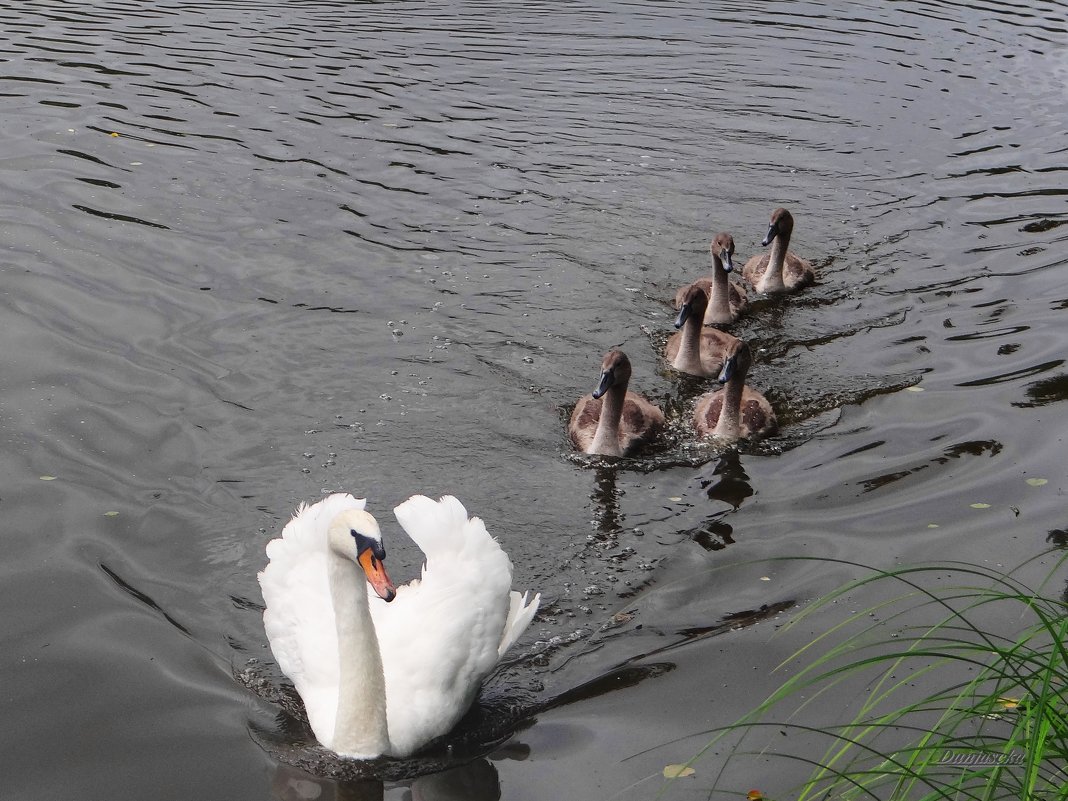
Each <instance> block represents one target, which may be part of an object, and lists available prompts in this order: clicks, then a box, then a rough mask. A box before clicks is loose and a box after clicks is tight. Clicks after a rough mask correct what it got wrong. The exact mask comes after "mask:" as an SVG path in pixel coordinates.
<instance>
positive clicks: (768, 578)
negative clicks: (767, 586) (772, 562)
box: [760, 576, 771, 581]
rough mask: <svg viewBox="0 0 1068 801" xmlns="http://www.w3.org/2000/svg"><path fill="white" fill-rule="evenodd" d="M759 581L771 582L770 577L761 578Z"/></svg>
mask: <svg viewBox="0 0 1068 801" xmlns="http://www.w3.org/2000/svg"><path fill="white" fill-rule="evenodd" d="M760 580H761V581H771V576H761V577H760Z"/></svg>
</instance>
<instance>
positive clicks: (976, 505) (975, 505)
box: [969, 503, 990, 509]
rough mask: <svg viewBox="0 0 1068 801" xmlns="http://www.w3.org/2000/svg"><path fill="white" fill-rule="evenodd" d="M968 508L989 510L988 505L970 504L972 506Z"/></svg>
mask: <svg viewBox="0 0 1068 801" xmlns="http://www.w3.org/2000/svg"><path fill="white" fill-rule="evenodd" d="M969 506H971V507H972V508H973V509H989V508H990V504H989V503H972V504H969Z"/></svg>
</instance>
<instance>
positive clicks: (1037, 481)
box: [1027, 478, 1049, 487]
mask: <svg viewBox="0 0 1068 801" xmlns="http://www.w3.org/2000/svg"><path fill="white" fill-rule="evenodd" d="M1027 483H1028V484H1030V485H1031V486H1032V487H1041V486H1042V485H1043V484H1048V483H1049V480H1048V479H1045V478H1029V479H1027Z"/></svg>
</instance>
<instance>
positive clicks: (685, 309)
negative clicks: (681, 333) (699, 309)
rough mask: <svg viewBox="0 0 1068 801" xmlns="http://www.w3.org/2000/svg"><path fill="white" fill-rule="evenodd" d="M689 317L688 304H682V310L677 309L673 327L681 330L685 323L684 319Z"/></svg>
mask: <svg viewBox="0 0 1068 801" xmlns="http://www.w3.org/2000/svg"><path fill="white" fill-rule="evenodd" d="M689 316H690V304H689V303H683V304H682V308H681V309H679V316H678V317H676V318H675V327H676V328H682V326H683V324H684V323H685V322H686V318H687V317H689Z"/></svg>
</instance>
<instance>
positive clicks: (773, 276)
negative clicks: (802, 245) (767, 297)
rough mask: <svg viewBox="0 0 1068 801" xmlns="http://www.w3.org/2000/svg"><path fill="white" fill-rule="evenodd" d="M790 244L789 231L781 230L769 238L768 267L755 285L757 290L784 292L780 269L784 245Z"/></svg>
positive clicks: (783, 258) (784, 250) (784, 255)
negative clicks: (758, 283) (757, 284)
mask: <svg viewBox="0 0 1068 801" xmlns="http://www.w3.org/2000/svg"><path fill="white" fill-rule="evenodd" d="M789 244H790V233H789V232H788V231H782V232H780V233H778V234H776V235H775V238H774V239H773V240H771V253H770V254H768V268H767V269H766V270H765V271H764V277H763V278H762V279H761V281H760V286H758V287H757V291H758V292H785V291H786V282H785V281H783V277H782V269H783V265H784V264H785V263H786V247H787V245H789Z"/></svg>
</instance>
